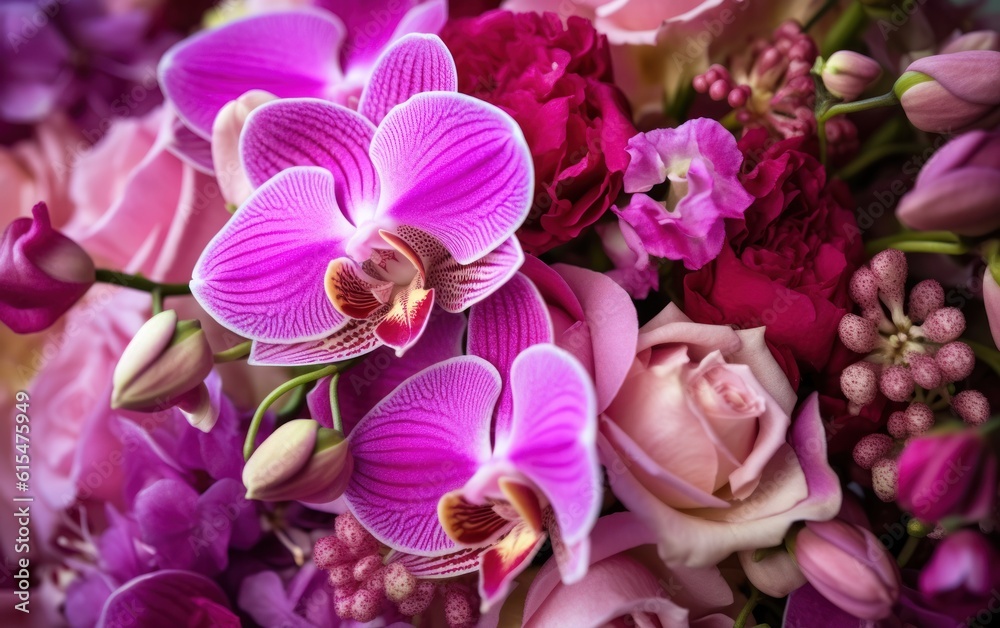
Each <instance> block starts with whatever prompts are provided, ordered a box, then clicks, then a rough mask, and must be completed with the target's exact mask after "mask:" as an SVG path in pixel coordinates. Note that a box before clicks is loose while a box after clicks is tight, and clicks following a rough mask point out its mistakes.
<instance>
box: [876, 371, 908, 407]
mask: <svg viewBox="0 0 1000 628" xmlns="http://www.w3.org/2000/svg"><path fill="white" fill-rule="evenodd" d="M879 389H880V390H881V391H882V394H883V395H885V396H886V397H888V398H889V399H891V400H892V401H906V400H908V399H909V398H910V396H911V395H913V375H911V374H910V369H908V368H906V367H905V366H898V365H894V366H890V367H888V368H886V369H885V370H883V371H882V375H881V377H879Z"/></svg>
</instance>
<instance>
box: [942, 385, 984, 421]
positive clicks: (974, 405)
mask: <svg viewBox="0 0 1000 628" xmlns="http://www.w3.org/2000/svg"><path fill="white" fill-rule="evenodd" d="M951 407H952V409H953V410H954V411H955V414H957V415H958V416H959V417H960V418H961V419H962V420H963V421H965V422H966V423H968V424H969V425H982V424H983V423H986V421H987V420H989V418H990V402H989V401H988V400H987V399H986V395H984V394H983V393H981V392H979V391H978V390H963V391H962V392H960V393H958V394H957V395H955V396H954V397H952V398H951Z"/></svg>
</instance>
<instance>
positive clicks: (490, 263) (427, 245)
mask: <svg viewBox="0 0 1000 628" xmlns="http://www.w3.org/2000/svg"><path fill="white" fill-rule="evenodd" d="M397 232H398V236H399V238H401V239H402V240H403V241H404V242H405V243H406V244H407V245H408V246H409V247H410V248H411V249H412V250H413V251H414V252H415V253H416V254H417V255H418V256H419V257H420V259H421V261H422V263H423V267H424V268H425V269H426V274H427V279H426V282H425V283H426V285H428V286H431V287H433V288H434V291H435V301H436V302H437V304H438V305H440V306H441V307H442V308H444V309H445V310H447V311H449V312H463V311H465V310H466V309H468V308H469V307H470V306H472V305H474V304H476V303H478V302H480V301H482V300H483V299H485V298H486V297H488V296H489V295H491V294H493V292H494V291H495V290H497V289H498V288H499V287H500V286H502V285H504V284H505V283H507V281H508V280H509V279H510V278H511V276H512V275H513V274H514V273H516V272H517V269H518V268H519V267H520V266H521V264H522V263H523V262H524V252H523V251H522V250H521V244H520V243H519V242H518V240H517V238H516V237H511V238H508V239H507V241H505V242H504V243H503V244H501V245H500V246H499V247H497V248H496V249H495V250H493V251H491V252H489V253H487V254H486V255H485V256H483V257H482V258H480V259H478V260H476V261H474V262H472V263H471V264H459V263H458V261H456V260H455V258H454V257H452V256H451V253H449V252H448V249H446V248H444V247H443V246H441V243H440V242H438V241H437V240H435V239H434V238H432V237H430V236H429V235H427V234H426V233H424V232H422V231H420V230H419V229H413V228H412V227H406V226H400V227H399V229H398V230H397ZM383 237H385V236H383Z"/></svg>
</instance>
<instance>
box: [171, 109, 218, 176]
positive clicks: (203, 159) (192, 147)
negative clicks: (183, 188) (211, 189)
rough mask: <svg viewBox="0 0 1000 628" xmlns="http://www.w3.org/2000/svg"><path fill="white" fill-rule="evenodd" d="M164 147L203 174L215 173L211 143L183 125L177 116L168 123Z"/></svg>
mask: <svg viewBox="0 0 1000 628" xmlns="http://www.w3.org/2000/svg"><path fill="white" fill-rule="evenodd" d="M166 148H167V150H168V151H170V152H171V153H173V154H174V156H176V157H177V158H178V159H180V160H181V161H183V162H184V163H186V164H188V165H189V166H191V167H192V168H194V169H195V170H197V171H199V172H201V173H203V174H214V173H215V164H214V163H213V161H212V143H211V142H209V141H208V140H206V139H205V138H203V137H202V136H200V135H198V134H197V133H195V132H194V131H192V130H191V129H189V128H187V127H186V126H184V123H183V122H181V121H180V120H179V119H177V118H175V119H174V120H173V121H171V123H170V140H169V141H168V142H167V144H166Z"/></svg>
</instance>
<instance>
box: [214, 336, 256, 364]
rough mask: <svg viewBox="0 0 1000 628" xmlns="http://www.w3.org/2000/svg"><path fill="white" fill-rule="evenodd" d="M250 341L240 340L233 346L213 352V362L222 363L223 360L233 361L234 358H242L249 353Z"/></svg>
mask: <svg viewBox="0 0 1000 628" xmlns="http://www.w3.org/2000/svg"><path fill="white" fill-rule="evenodd" d="M252 344H253V343H252V342H251V341H249V340H247V341H246V342H241V343H240V344H238V345H236V346H235V347H231V348H229V349H226V350H225V351H220V352H218V353H216V354H215V363H216V364H223V363H225V362H235V361H236V360H242V359H243V358H245V357H247V356H248V355H250V347H251V346H252Z"/></svg>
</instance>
